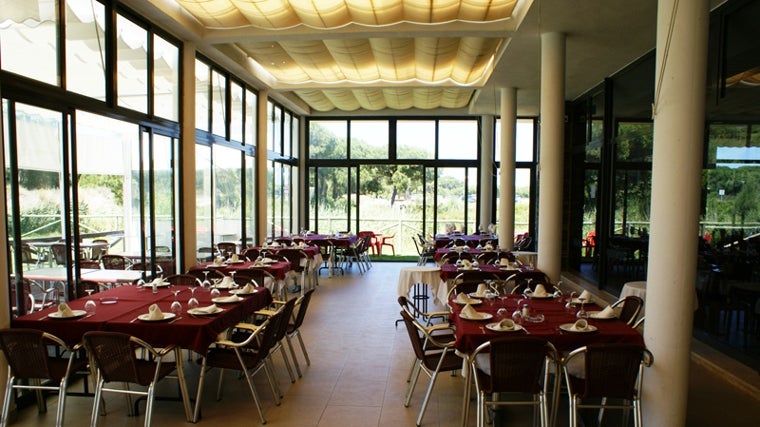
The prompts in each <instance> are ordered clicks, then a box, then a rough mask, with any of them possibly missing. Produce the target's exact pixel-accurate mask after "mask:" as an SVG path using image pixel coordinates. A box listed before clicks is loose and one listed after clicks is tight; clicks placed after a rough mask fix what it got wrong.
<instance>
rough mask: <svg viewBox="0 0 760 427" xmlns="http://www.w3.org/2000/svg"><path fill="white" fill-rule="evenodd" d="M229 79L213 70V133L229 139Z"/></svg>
mask: <svg viewBox="0 0 760 427" xmlns="http://www.w3.org/2000/svg"><path fill="white" fill-rule="evenodd" d="M226 99H227V79H226V78H225V77H224V75H222V74H221V73H219V72H218V71H216V70H211V133H213V134H214V135H219V136H221V137H222V138H227V131H226V129H227V120H226V117H227V102H226Z"/></svg>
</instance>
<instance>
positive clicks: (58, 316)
mask: <svg viewBox="0 0 760 427" xmlns="http://www.w3.org/2000/svg"><path fill="white" fill-rule="evenodd" d="M71 312H72V313H74V315H73V316H61V312H60V311H54V312H52V313H50V314H48V317H50V318H51V319H76V318H77V317H82V316H84V315H85V314H87V312H86V311H84V310H71Z"/></svg>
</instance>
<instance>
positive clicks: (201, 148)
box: [195, 144, 214, 249]
mask: <svg viewBox="0 0 760 427" xmlns="http://www.w3.org/2000/svg"><path fill="white" fill-rule="evenodd" d="M212 194H213V192H212V190H211V147H209V146H206V145H199V144H196V145H195V233H196V244H197V245H198V249H200V248H204V247H206V248H210V247H212V245H213V243H214V242H212V241H211V211H212V210H211V201H212Z"/></svg>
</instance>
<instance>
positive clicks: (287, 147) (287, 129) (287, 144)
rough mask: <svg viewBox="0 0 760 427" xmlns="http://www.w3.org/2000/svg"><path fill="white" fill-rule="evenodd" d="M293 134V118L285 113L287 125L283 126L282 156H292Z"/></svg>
mask: <svg viewBox="0 0 760 427" xmlns="http://www.w3.org/2000/svg"><path fill="white" fill-rule="evenodd" d="M292 134H293V116H292V115H291V114H290V113H287V112H286V113H285V123H283V126H282V155H283V156H288V157H290V156H292V148H291V147H292V140H291V135H292Z"/></svg>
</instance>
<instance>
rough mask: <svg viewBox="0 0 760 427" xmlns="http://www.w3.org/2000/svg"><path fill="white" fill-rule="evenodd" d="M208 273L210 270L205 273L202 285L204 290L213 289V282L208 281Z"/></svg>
mask: <svg viewBox="0 0 760 427" xmlns="http://www.w3.org/2000/svg"><path fill="white" fill-rule="evenodd" d="M208 273H209V272H208V270H204V271H203V282H202V283H201V287H202V288H208V287H211V282H210V281H209V280H208Z"/></svg>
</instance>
